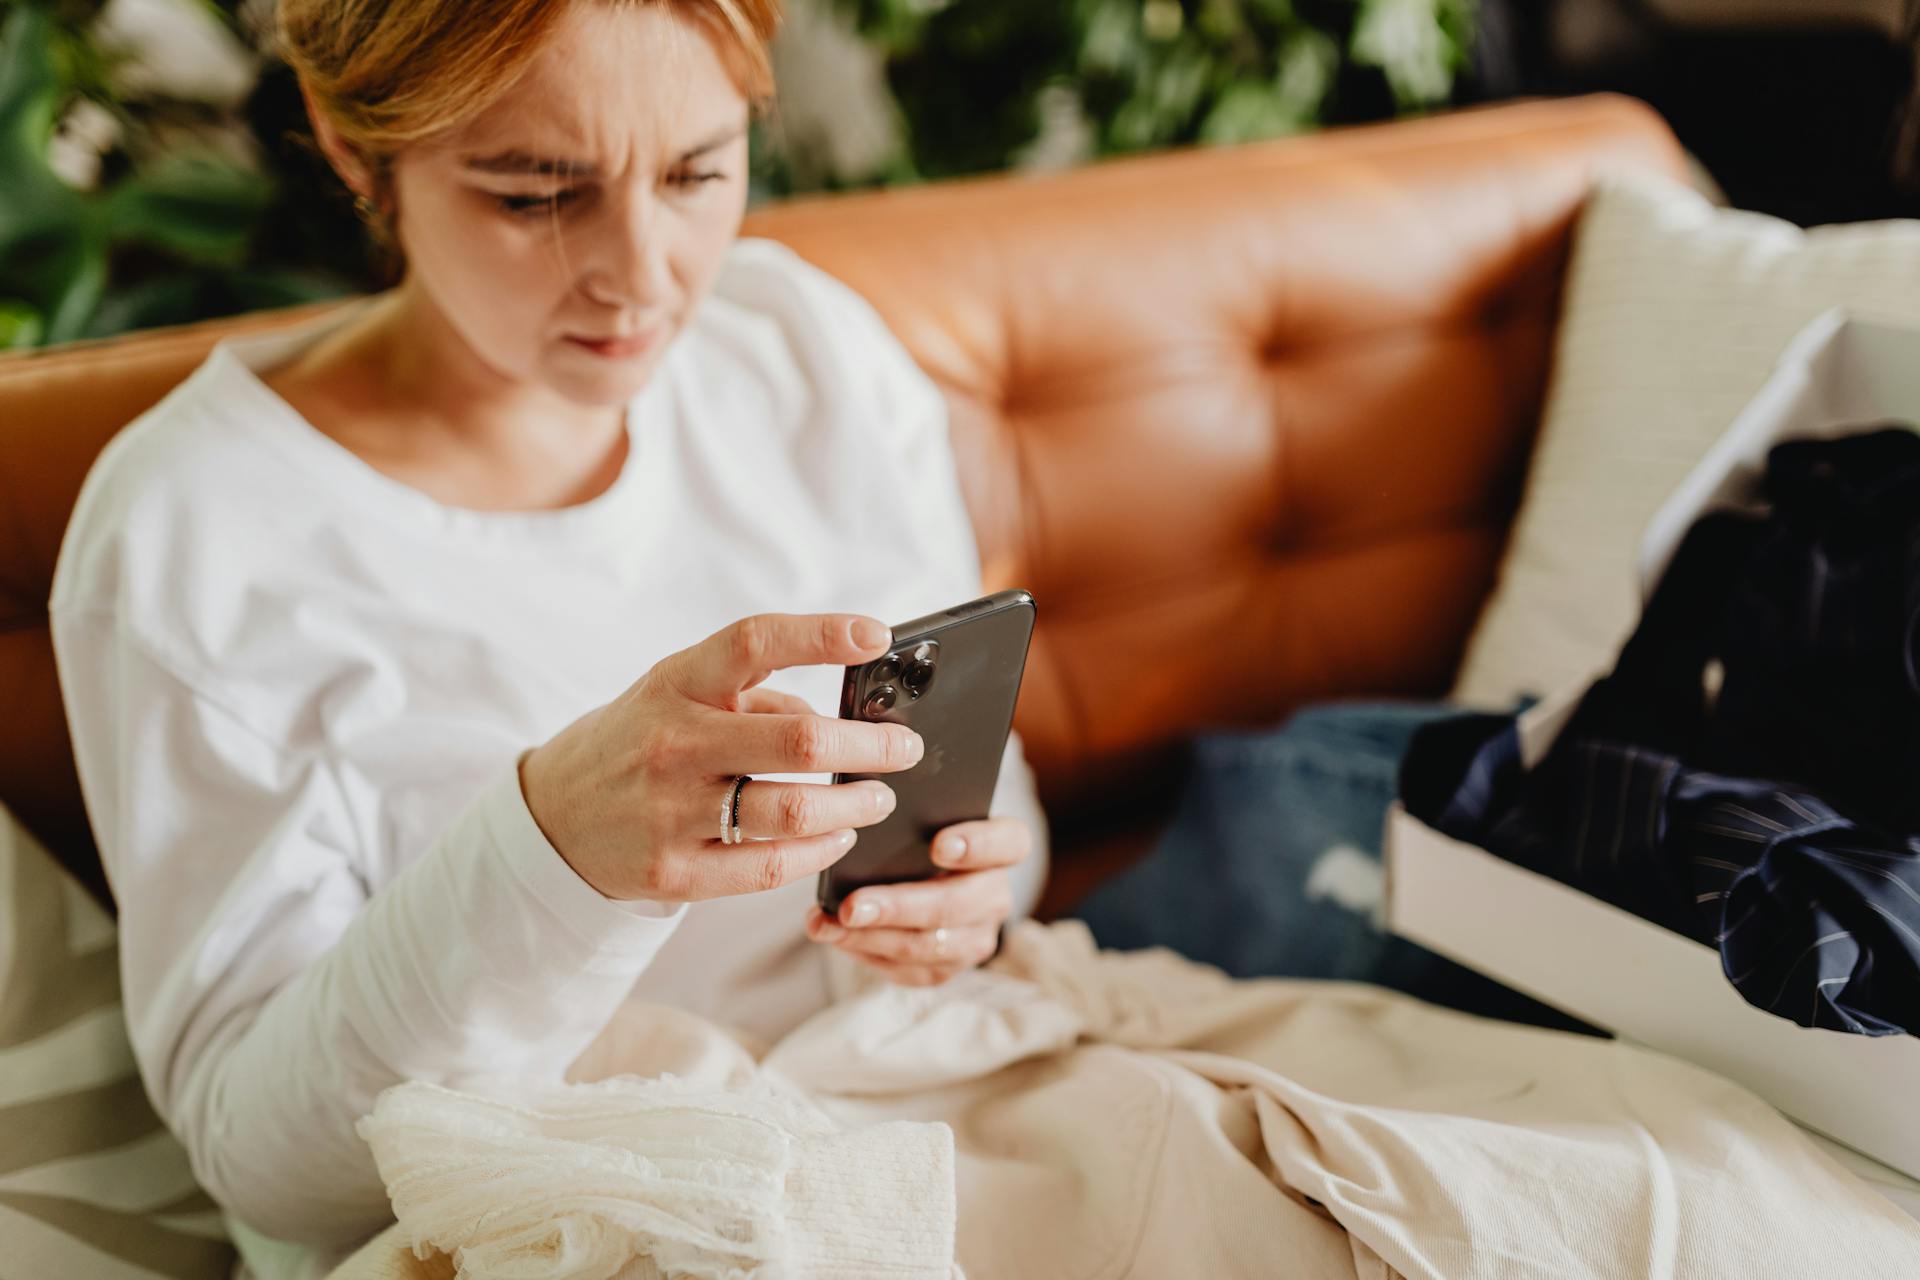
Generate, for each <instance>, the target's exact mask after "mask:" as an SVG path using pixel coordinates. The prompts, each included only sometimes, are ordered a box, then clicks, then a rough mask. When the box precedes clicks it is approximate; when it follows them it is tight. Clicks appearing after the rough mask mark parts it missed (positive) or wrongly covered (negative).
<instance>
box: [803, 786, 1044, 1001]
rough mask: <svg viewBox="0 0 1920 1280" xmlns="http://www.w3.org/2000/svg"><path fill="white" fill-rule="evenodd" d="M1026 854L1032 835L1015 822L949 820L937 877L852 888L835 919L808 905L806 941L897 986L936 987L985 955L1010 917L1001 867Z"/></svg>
mask: <svg viewBox="0 0 1920 1280" xmlns="http://www.w3.org/2000/svg"><path fill="white" fill-rule="evenodd" d="M1032 850H1033V832H1032V831H1030V830H1029V829H1028V827H1027V824H1026V823H1024V822H1022V821H1021V820H1020V819H1018V818H986V819H983V820H981V821H979V822H961V823H956V824H955V825H953V826H951V827H948V828H947V829H946V830H944V831H942V832H940V834H939V835H937V836H935V837H934V840H933V861H934V863H935V864H936V865H937V866H939V867H940V868H942V870H943V872H944V874H942V875H941V876H939V877H938V878H937V879H933V880H922V881H918V882H916V883H911V884H883V885H873V886H871V887H869V888H865V889H859V890H856V891H855V892H854V893H852V894H849V895H848V897H847V900H846V901H845V902H843V903H841V904H840V915H839V918H838V919H835V918H834V917H832V916H829V915H827V914H826V913H825V912H824V911H822V910H820V908H819V907H810V908H808V910H807V936H808V937H810V938H812V939H813V940H814V941H815V942H821V943H825V944H827V945H828V946H833V947H838V948H839V949H840V950H842V951H844V952H846V953H847V954H848V955H851V956H853V957H854V958H856V959H858V960H863V961H865V962H866V963H867V964H870V965H872V966H873V967H874V968H876V969H878V970H880V971H881V972H882V973H884V974H886V975H887V977H888V978H889V979H890V980H891V981H894V982H897V983H900V984H902V985H903V986H912V987H931V986H938V985H939V984H940V983H942V982H945V981H947V980H948V979H949V978H952V977H954V976H956V975H958V974H961V973H965V972H966V971H967V970H968V969H971V968H973V967H974V966H976V965H979V964H982V963H984V962H985V961H986V960H987V958H988V957H989V956H991V955H992V954H993V951H994V948H995V947H996V946H998V945H999V941H1000V926H1001V925H1002V924H1003V923H1005V921H1006V918H1007V917H1008V916H1009V915H1011V914H1012V912H1013V886H1012V883H1011V881H1010V879H1009V877H1008V876H1007V870H1006V869H1007V868H1008V867H1011V866H1013V865H1014V864H1015V863H1017V862H1019V861H1020V860H1021V859H1023V858H1025V857H1026V856H1027V855H1028V854H1029V853H1031V852H1032Z"/></svg>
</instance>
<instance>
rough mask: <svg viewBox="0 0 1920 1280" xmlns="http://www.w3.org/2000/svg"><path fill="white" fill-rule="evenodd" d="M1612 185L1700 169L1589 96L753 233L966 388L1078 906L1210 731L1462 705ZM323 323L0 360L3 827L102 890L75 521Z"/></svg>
mask: <svg viewBox="0 0 1920 1280" xmlns="http://www.w3.org/2000/svg"><path fill="white" fill-rule="evenodd" d="M1603 166H1612V167H1630V168H1635V169H1639V170H1654V171H1662V172H1667V173H1671V174H1676V175H1677V174H1680V173H1681V172H1683V165H1682V156H1681V153H1680V150H1679V148H1678V146H1677V144H1676V143H1675V141H1674V139H1673V137H1672V135H1671V134H1670V133H1669V132H1668V130H1667V128H1666V126H1665V125H1664V124H1663V123H1662V122H1661V121H1660V120H1659V119H1658V118H1657V117H1656V116H1654V115H1653V114H1652V113H1651V112H1650V111H1649V110H1648V109H1646V108H1645V107H1643V106H1641V105H1639V104H1636V103H1634V102H1632V101H1630V100H1627V99H1623V98H1613V97H1594V98H1584V99H1573V100H1562V101H1541V102H1529V103H1523V104H1518V105H1512V106H1503V107H1498V108H1492V109H1484V110H1477V111H1472V112H1464V113H1458V114H1453V115H1448V116H1441V117H1435V118H1431V119H1427V120H1422V121H1418V122H1405V123H1398V124H1393V125H1388V126H1378V127H1369V128H1361V129H1352V130H1341V131H1334V132H1329V133H1324V134H1318V135H1313V136H1308V137H1303V138H1298V139H1289V140H1284V141H1278V142H1272V143H1266V144H1261V145H1255V146H1247V147H1240V148H1234V149H1225V150H1206V151H1189V152H1179V153H1171V154H1163V155H1157V156H1151V157H1145V158H1139V159H1131V160H1126V161H1121V162H1116V163H1110V164H1104V165H1099V166H1095V167H1091V168H1087V169H1083V170H1081V171H1078V172H1075V173H1072V174H1068V175H1064V176H1060V177H1050V178H1044V179H1037V178H1019V177H1007V178H991V179H984V180H976V181H969V182H959V183H950V184H943V185H938V186H929V187H921V188H914V189H909V190H902V191H894V192H886V193H881V194H870V195H858V196H847V197H837V198H829V199H819V200H809V201H803V202H797V203H791V204H786V205H782V206H778V207H774V208H769V209H765V210H762V211H758V212H756V213H755V214H754V215H753V216H752V217H751V218H750V219H749V222H748V227H747V231H748V233H749V234H755V235H765V236H772V237H774V238H777V239H780V240H783V241H786V242H787V243H788V244H790V245H792V246H793V247H794V248H795V249H797V250H798V251H799V252H800V253H802V254H803V255H805V256H806V257H807V258H809V259H811V260H812V261H814V262H815V263H817V264H819V265H820V266H822V267H824V268H825V269H827V270H828V271H830V272H832V273H833V274H835V275H837V276H839V277H840V278H842V279H843V280H845V281H847V282H848V283H849V284H851V285H852V286H853V287H854V288H855V289H857V290H859V291H860V292H861V293H863V294H864V295H866V296H867V297H868V298H869V299H871V300H872V301H873V303H874V304H875V305H876V306H877V307H878V308H879V310H880V311H881V312H882V314H884V315H885V317H886V318H887V320H888V321H889V322H890V323H891V324H892V326H893V328H894V330H895V332H896V333H897V334H898V335H899V336H900V338H901V339H902V341H904V342H905V344H906V345H907V347H908V348H909V349H910V350H911V351H912V352H913V354H914V355H915V357H916V358H917V359H918V360H919V361H920V363H921V365H922V366H923V367H924V368H925V369H926V370H927V372H928V373H929V374H931V375H932V376H933V378H934V379H936V380H937V381H938V383H939V384H940V386H941V387H942V388H943V389H944V390H945V392H946V393H947V397H948V400H949V402H950V404H951V406H952V422H953V432H954V438H955V447H956V449H957V452H958V454H959V459H960V466H961V472H962V480H963V483H964V485H965V489H966V493H967V498H968V500H969V503H970V506H971V509H972V512H973V516H974V522H975V525H976V527H977V529H978V532H979V539H980V544H981V549H982V553H983V557H984V560H985V564H986V576H987V581H988V585H989V586H990V587H993V588H998V587H1004V586H1009V585H1019V586H1024V587H1027V588H1030V589H1031V590H1032V591H1033V592H1034V594H1035V596H1036V597H1037V598H1038V600H1039V602H1040V625H1039V630H1038V633H1037V635H1036V638H1035V642H1034V648H1033V654H1032V659H1031V666H1030V668H1029V676H1028V680H1027V683H1026V687H1025V691H1024V694H1023V697H1022V701H1021V706H1020V711H1019V719H1018V724H1019V727H1020V728H1021V730H1022V731H1023V733H1024V735H1025V738H1026V742H1027V746H1028V752H1029V754H1030V756H1031V758H1032V761H1033V763H1034V766H1035V768H1036V770H1037V772H1038V774H1039V777H1040V780H1041V784H1042V788H1043V792H1044V795H1045V798H1046V800H1047V801H1048V804H1049V808H1050V811H1051V812H1053V813H1054V814H1055V815H1056V822H1057V824H1058V831H1057V833H1056V837H1057V845H1058V855H1057V863H1056V872H1055V877H1054V883H1053V885H1052V887H1051V889H1050V891H1049V895H1048V903H1049V905H1051V906H1053V907H1055V908H1057V907H1059V906H1060V905H1062V904H1065V903H1068V902H1070V901H1071V900H1072V899H1073V898H1075V897H1076V896H1078V894H1079V893H1080V892H1082V891H1083V890H1084V889H1085V888H1086V887H1087V886H1088V885H1089V884H1091V883H1092V882H1093V880H1094V879H1095V878H1097V877H1098V876H1099V875H1101V874H1103V873H1104V872H1105V871H1106V870H1107V869H1108V868H1110V867H1111V866H1112V865H1114V864H1115V863H1117V862H1118V861H1121V860H1123V859H1124V858H1125V857H1126V856H1127V854H1128V853H1129V852H1131V851H1132V850H1134V849H1136V848H1138V847H1139V846H1140V844H1141V843H1142V840H1143V837H1144V834H1145V833H1146V832H1147V831H1148V830H1149V826H1148V823H1149V820H1150V818H1151V816H1152V812H1153V808H1154V806H1155V804H1156V803H1157V802H1158V801H1160V800H1161V799H1163V798H1164V796H1165V794H1166V792H1167V789H1168V788H1167V783H1166V779H1168V778H1169V777H1170V776H1172V775H1171V774H1170V773H1169V772H1168V770H1166V769H1165V768H1164V767H1163V766H1165V765H1166V764H1167V762H1168V761H1169V759H1170V758H1171V753H1172V752H1173V751H1174V749H1175V748H1176V747H1177V744H1178V742H1179V741H1180V740H1181V739H1182V738H1183V737H1185V736H1186V735H1188V734H1190V733H1192V732H1193V731H1195V730H1196V729H1199V728H1202V727H1203V726H1212V725H1248V724H1256V723H1262V722H1273V721H1276V720H1278V719H1279V718H1280V717H1281V716H1282V715H1284V714H1285V713H1286V712H1287V711H1288V710H1289V709H1290V708H1292V707H1293V706H1295V705H1296V704H1299V703H1301V702H1304V701H1309V700H1313V699H1320V698H1327V697H1333V696H1337V695H1342V694H1433V693H1436V692H1438V691H1440V690H1442V689H1444V688H1445V687H1446V685H1447V683H1448V680H1449V678H1450V676H1451V673H1452V671H1453V668H1454V665H1455V663H1456V661H1457V660H1458V657H1459V653H1460V650H1461V648H1462V646H1463V644H1464V643H1465V639H1466V636H1467V632H1468V630H1469V628H1470V627H1471V626H1472V624H1473V620H1474V617H1475V615H1476V614H1477V613H1478V611H1479V608H1480V605H1481V602H1482V600H1483V599H1484V597H1485V596H1486V594H1487V591H1488V589H1489V588H1490V586H1491V584H1492V579H1493V573H1494V568H1495V564H1496V561H1497V557H1498V555H1499V552H1500V548H1501V544H1502V541H1503V537H1504V533H1505V529H1506V526H1507V522H1508V519H1509V516H1510V514H1511V511H1512V509H1513V505H1514V501H1515V498H1516V496H1517V489H1518V484H1519V481H1520V478H1521V474H1522V470H1523V467H1524V464H1525V461H1526V457H1527V452H1528V448H1529V445H1530V442H1531V440H1532V437H1533V433H1534V430H1535V428H1536V425H1537V423H1538V420H1539V416H1540V409H1541V402H1542V397H1543V392H1544V388H1545V385H1546V380H1547V372H1548V363H1549V355H1550V351H1551V346H1552V341H1553V334H1554V324H1555V316H1556V306H1557V302H1558V293H1559V286H1560V282H1561V278H1562V275H1563V271H1564V267H1565V263H1566V259H1567V255H1568V248H1569V243H1570V232H1571V229H1572V225H1573V221H1574V217H1575V214H1576V212H1577V211H1578V209H1579V207H1580V204H1581V200H1582V197H1583V194H1584V192H1585V190H1586V188H1587V185H1588V182H1589V180H1590V179H1591V178H1592V176H1593V174H1594V172H1595V171H1596V170H1597V169H1599V168H1601V167H1603ZM299 314H304V313H292V312H284V313H275V314H265V315H255V316H249V317H245V318H242V319H239V320H232V321H220V322H216V323H211V324H202V325H196V326H192V327H188V328H183V329H175V330H169V331H164V332H158V333H153V334H142V335H137V336H133V337H128V338H121V339H115V340H111V341H106V342H100V343H93V344H86V345H81V346H75V347H70V348H65V349H57V350H52V351H46V352H35V353H31V354H26V355H13V356H7V357H4V358H0V495H3V497H0V503H3V504H4V505H3V508H0V509H3V510H4V518H0V708H4V713H3V716H4V723H5V726H6V729H5V733H4V736H0V802H4V803H5V804H6V805H7V806H8V807H10V808H11V809H12V810H13V811H14V812H15V813H16V814H17V815H19V817H20V818H21V819H22V820H23V821H24V822H25V823H26V825H27V826H28V827H29V828H31V829H32V830H33V831H35V833H36V834H38V835H39V836H40V837H41V838H42V839H43V840H44V841H46V842H47V844H48V846H49V847H50V848H52V849H53V850H55V851H56V852H57V853H58V854H59V856H61V857H62V859H63V860H65V861H66V862H67V863H68V865H69V866H71V867H72V868H74V869H75V870H76V871H78V872H79V873H80V874H81V875H82V876H83V878H85V879H87V880H88V881H89V882H90V883H92V884H93V885H95V886H96V887H97V886H99V885H100V880H99V876H98V869H97V860H96V859H95V857H94V854H93V851H92V846H91V842H90V839H89V835H88V831H87V824H86V818H85V814H84V812H83V810H82V807H81V802H80V795H79V791H78V786H77V783H76V781H75V777H74V771H73V763H72V756H71V752H70V750H69V746H68V741H67V736H66V730H65V725H64V721H63V718H62V714H61V709H60V701H59V693H58V689H57V686H56V684H55V679H54V669H53V658H52V653H51V650H50V648H49V644H48V636H47V627H46V600H47V592H48V585H49V582H50V580H51V577H52V572H53V563H54V557H55V553H56V551H57V550H58V547H59V542H60V535H61V531H62V529H63V528H64V527H65V525H66V521H67V517H68V514H69V512H70V510H71V508H72V505H73V500H74V496H75V493H76V492H77V490H78V489H79V486H80V482H81V478H82V477H83V475H84V474H85V472H86V470H87V467H88V465H89V464H90V463H91V462H92V460H93V458H94V456H95V455H96V454H97V453H98V452H99V451H100V449H101V447H102V445H103V444H105V442H106V441H107V439H108V438H109V437H110V436H112V435H113V433H114V432H115V431H116V430H117V429H118V428H119V427H121V426H122V425H124V424H125V423H126V422H127V421H128V420H130V419H131V418H133V417H135V416H136V415H137V414H139V413H140V412H141V411H142V410H144V409H145V408H146V407H147V406H148V405H150V404H152V403H153V402H154V401H156V400H158V399H159V398H160V397H161V396H162V395H164V394H165V393H166V391H167V390H168V389H169V388H170V387H172V386H173V385H174V384H175V383H176V382H178V381H180V380H181V379H182V378H183V377H185V375H186V374H187V373H188V372H189V371H190V370H191V369H192V368H193V367H194V365H196V364H197V363H198V362H199V361H200V360H201V358H202V357H203V355H204V354H205V352H206V350H207V348H208V347H209V346H210V345H211V344H212V343H213V342H214V341H215V340H216V339H217V338H219V337H221V336H222V335H225V334H228V333H232V332H235V331H238V330H241V329H261V328H267V327H271V326H274V325H280V324H285V323H287V322H289V321H290V320H292V319H295V318H296V317H297V315H299ZM634 674H635V675H636V676H638V675H639V674H640V673H639V672H638V671H636V672H635V673H634Z"/></svg>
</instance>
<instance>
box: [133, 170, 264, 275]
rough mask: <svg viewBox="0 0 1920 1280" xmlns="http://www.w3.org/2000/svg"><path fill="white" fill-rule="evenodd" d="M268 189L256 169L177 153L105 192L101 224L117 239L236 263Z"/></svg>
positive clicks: (181, 254) (191, 257) (190, 258)
mask: <svg viewBox="0 0 1920 1280" xmlns="http://www.w3.org/2000/svg"><path fill="white" fill-rule="evenodd" d="M272 194H273V186H272V183H271V182H270V181H269V180H268V179H266V178H265V177H263V176H261V175H259V174H255V173H250V172H248V171H247V170H244V169H241V168H238V167H236V166H234V165H231V164H227V163H224V162H221V161H218V160H214V159H211V158H209V157H206V156H204V155H194V154H183V153H175V154H173V155H169V156H166V157H164V158H163V159H162V160H161V161H160V162H158V163H156V164H155V165H153V166H151V167H150V168H149V169H148V170H146V171H145V172H142V173H137V174H135V175H133V176H132V177H130V178H127V179H126V180H124V181H122V182H121V183H119V184H118V185H116V186H115V187H114V189H113V190H112V191H111V192H109V193H108V195H107V196H106V198H105V201H104V204H103V208H102V214H101V217H102V227H103V229H104V231H105V233H106V235H107V237H108V238H109V239H111V240H113V241H115V242H137V243H141V244H148V245H152V246H155V247H157V248H161V249H165V250H167V251H168V252H170V253H173V254H175V255H177V256H179V257H181V258H184V259H187V260H188V261H192V262H208V263H229V264H231V263H237V262H238V261H239V260H240V258H241V257H242V256H243V255H244V254H245V253H246V249H247V241H248V239H249V237H250V236H251V235H252V232H253V228H254V224H255V223H256V221H257V220H258V219H259V217H260V213H261V211H262V210H264V209H265V208H266V207H267V202H268V200H269V199H271V197H272Z"/></svg>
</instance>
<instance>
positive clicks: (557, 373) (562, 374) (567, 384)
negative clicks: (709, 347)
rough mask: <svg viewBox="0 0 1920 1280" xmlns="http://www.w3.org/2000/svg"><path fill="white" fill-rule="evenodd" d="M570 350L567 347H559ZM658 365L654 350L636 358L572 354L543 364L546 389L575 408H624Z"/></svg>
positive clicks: (580, 352)
mask: <svg viewBox="0 0 1920 1280" xmlns="http://www.w3.org/2000/svg"><path fill="white" fill-rule="evenodd" d="M561 345H562V346H563V347H571V346H572V344H570V343H562V344H561ZM659 363H660V361H659V353H658V350H657V349H655V350H649V351H646V352H643V353H641V354H640V355H636V356H619V357H610V356H601V355H595V354H593V353H591V352H586V351H580V350H577V349H575V350H572V351H563V352H561V353H559V354H558V355H557V356H556V357H555V358H554V359H552V360H550V361H548V363H547V378H546V381H547V385H549V386H551V387H552V388H553V389H554V390H555V391H557V392H559V393H560V394H561V395H563V396H565V397H566V398H567V399H568V400H571V401H572V402H573V403H575V404H579V405H616V404H625V403H626V402H627V401H629V400H631V399H633V397H634V396H636V395H638V394H639V393H640V389H641V388H642V387H644V386H646V385H647V382H648V380H649V379H650V378H652V376H653V371H654V368H655V366H657V365H658V364H659Z"/></svg>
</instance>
